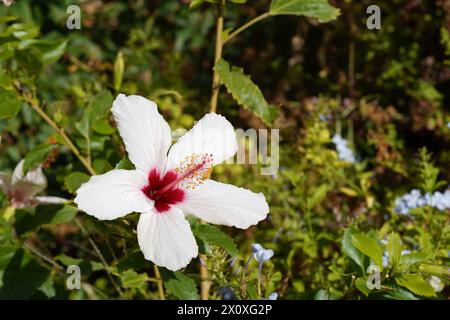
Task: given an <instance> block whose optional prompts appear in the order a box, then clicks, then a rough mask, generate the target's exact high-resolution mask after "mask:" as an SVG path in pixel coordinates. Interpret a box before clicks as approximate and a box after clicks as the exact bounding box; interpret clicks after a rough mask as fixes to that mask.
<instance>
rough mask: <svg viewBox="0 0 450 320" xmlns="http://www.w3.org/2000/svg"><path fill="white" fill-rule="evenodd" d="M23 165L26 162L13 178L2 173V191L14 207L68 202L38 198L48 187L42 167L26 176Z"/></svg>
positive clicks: (15, 171)
mask: <svg viewBox="0 0 450 320" xmlns="http://www.w3.org/2000/svg"><path fill="white" fill-rule="evenodd" d="M23 164H24V160H21V161H20V162H19V164H18V165H17V166H16V168H15V169H14V172H13V174H12V176H11V175H10V174H7V173H4V172H0V189H2V190H3V192H4V193H5V195H6V197H7V198H8V200H9V202H10V204H11V206H12V207H14V208H17V209H20V208H25V207H32V206H35V205H38V204H61V203H64V202H66V201H67V199H63V198H59V197H46V196H37V194H38V193H40V192H42V191H44V190H45V188H46V187H47V178H46V177H45V175H44V173H43V172H42V167H41V166H38V167H37V168H35V169H33V170H31V171H28V172H27V174H26V175H25V176H24V175H23Z"/></svg>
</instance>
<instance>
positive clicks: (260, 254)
mask: <svg viewBox="0 0 450 320" xmlns="http://www.w3.org/2000/svg"><path fill="white" fill-rule="evenodd" d="M252 251H253V258H255V260H256V261H258V263H259V268H258V281H259V280H260V278H261V270H262V267H263V264H264V262H266V261H268V260H270V258H272V257H273V255H274V252H273V250H272V249H265V248H264V247H263V246H262V245H260V244H259V243H254V244H252ZM249 262H250V259H249V260H248V261H247V264H246V266H245V269H247V266H248V264H249Z"/></svg>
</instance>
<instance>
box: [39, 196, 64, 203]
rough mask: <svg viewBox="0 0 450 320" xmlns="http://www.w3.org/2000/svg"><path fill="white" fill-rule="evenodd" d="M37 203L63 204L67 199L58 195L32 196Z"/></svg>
mask: <svg viewBox="0 0 450 320" xmlns="http://www.w3.org/2000/svg"><path fill="white" fill-rule="evenodd" d="M34 199H35V200H36V201H37V202H38V203H42V204H63V203H65V202H67V201H68V200H67V199H64V198H60V197H47V196H39V197H35V198H34Z"/></svg>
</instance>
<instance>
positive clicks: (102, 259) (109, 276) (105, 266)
mask: <svg viewBox="0 0 450 320" xmlns="http://www.w3.org/2000/svg"><path fill="white" fill-rule="evenodd" d="M75 222H76V223H77V225H78V227H79V228H80V229H81V231H82V232H83V233H84V234H85V235H86V236H87V238H88V241H89V243H90V244H91V246H92V248H93V249H94V251H95V253H96V254H97V256H98V257H99V259H100V261H101V262H102V264H103V267H104V268H105V270H106V274H107V275H108V278H109V281H110V282H111V284H112V285H113V287H114V289H116V291H117V293H118V294H119V295H120V296H122V294H123V292H122V290H121V289H120V287H119V286H118V285H117V284H116V282H115V281H114V278H113V276H112V274H111V271H110V270H109V265H108V263H107V262H106V259H105V257H104V256H103V254H102V252H101V251H100V249H99V248H98V246H97V245H96V244H95V242H94V240H93V239H92V237H91V235H90V234H89V232H88V231H87V230H86V229H85V228H84V227H83V225H82V224H81V222H80V221H79V220H78V219H77V218H75Z"/></svg>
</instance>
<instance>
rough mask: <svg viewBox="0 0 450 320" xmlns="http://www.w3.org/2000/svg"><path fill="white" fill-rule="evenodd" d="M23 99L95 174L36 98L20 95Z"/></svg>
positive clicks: (92, 172) (94, 173)
mask: <svg viewBox="0 0 450 320" xmlns="http://www.w3.org/2000/svg"><path fill="white" fill-rule="evenodd" d="M22 97H23V99H24V100H25V101H26V102H27V103H28V104H29V105H30V106H31V108H33V110H34V111H36V112H37V113H38V114H39V115H40V116H41V117H42V119H44V120H45V122H47V123H48V124H49V125H50V126H51V127H52V128H53V130H55V131H56V132H57V133H58V134H59V135H60V136H61V137H62V138H63V140H64V142H65V143H66V145H67V147H68V148H69V149H70V151H72V153H73V154H74V155H75V156H76V157H77V158H78V159H79V160H80V162H81V163H82V164H83V166H84V167H85V168H86V170H87V171H88V172H89V173H90V174H91V175H93V176H95V175H96V174H97V173H96V172H95V170H94V168H92V166H91V164H90V163H89V161H88V160H87V159H86V158H84V157H83V156H82V155H81V152H80V150H78V148H77V147H76V146H75V144H74V143H73V142H72V140H70V138H69V137H68V136H67V134H66V133H65V132H64V130H63V129H62V128H60V127H59V126H58V125H57V124H56V123H55V122H54V121H53V120H52V119H51V118H50V117H49V116H48V115H47V113H45V111H44V110H43V109H42V108H41V107H40V106H39V104H38V103H37V101H36V99H33V98H32V97H30V96H28V95H22Z"/></svg>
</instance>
